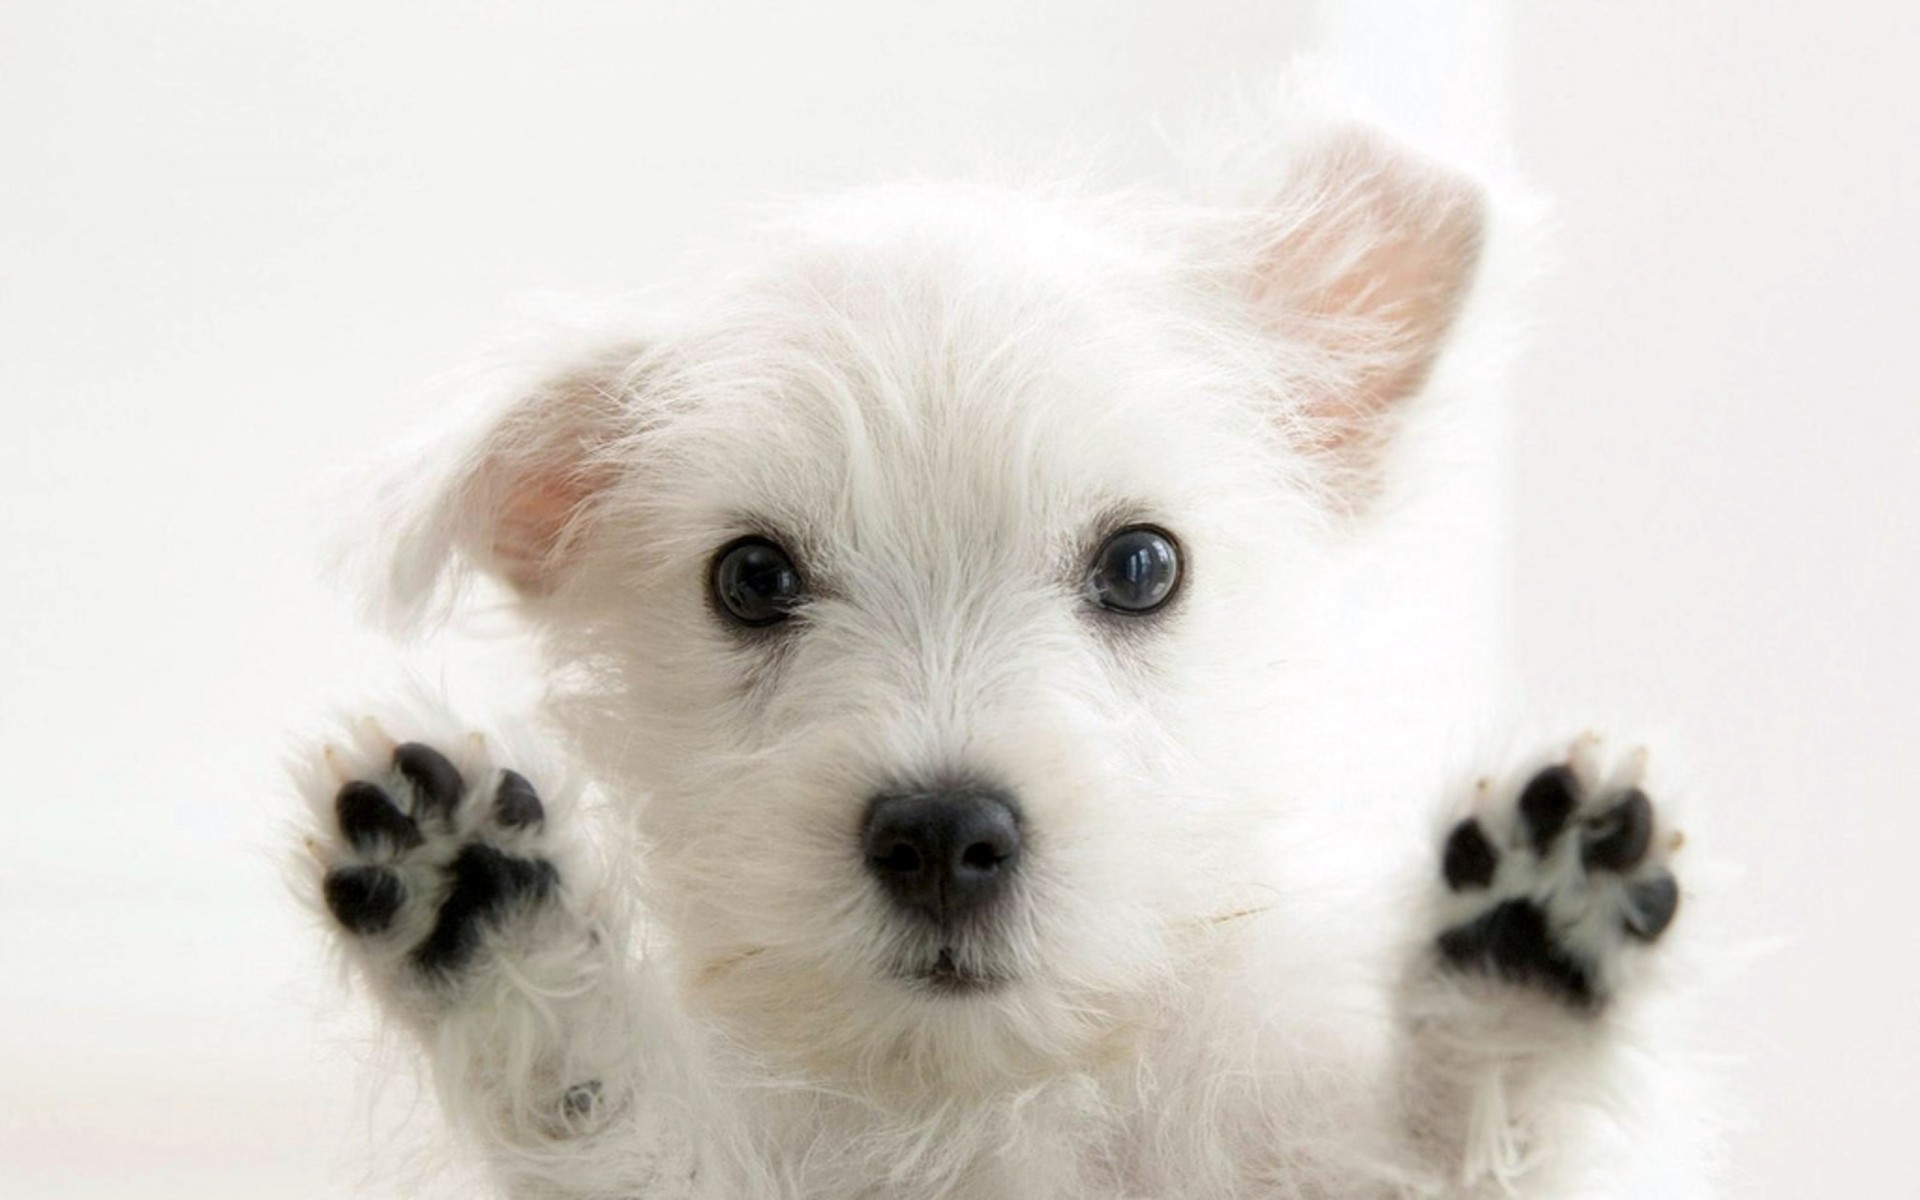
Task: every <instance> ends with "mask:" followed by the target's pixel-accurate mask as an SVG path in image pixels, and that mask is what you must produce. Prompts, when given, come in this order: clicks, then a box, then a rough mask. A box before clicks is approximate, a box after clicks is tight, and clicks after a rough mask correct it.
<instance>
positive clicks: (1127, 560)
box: [1087, 525, 1180, 616]
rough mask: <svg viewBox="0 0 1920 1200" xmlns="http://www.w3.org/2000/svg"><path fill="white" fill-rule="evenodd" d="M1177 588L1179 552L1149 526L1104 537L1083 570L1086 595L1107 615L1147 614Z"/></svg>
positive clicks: (1141, 526) (1162, 534)
mask: <svg viewBox="0 0 1920 1200" xmlns="http://www.w3.org/2000/svg"><path fill="white" fill-rule="evenodd" d="M1179 586H1180V550H1179V548H1178V547H1177V546H1175V545H1174V542H1173V538H1172V537H1170V536H1168V535H1167V534H1166V533H1165V532H1163V531H1162V530H1158V529H1155V528H1154V527H1153V526H1151V525H1135V526H1133V527H1132V528H1130V529H1122V530H1121V531H1120V532H1119V533H1116V534H1114V535H1113V536H1112V537H1110V538H1108V539H1107V541H1106V544H1105V545H1103V546H1101V547H1100V551H1099V553H1097V554H1095V555H1094V556H1093V565H1092V567H1090V568H1089V569H1088V571H1087V596H1088V598H1089V599H1091V600H1092V601H1093V602H1094V603H1095V604H1098V605H1099V606H1100V607H1101V608H1104V609H1107V610H1108V611H1110V612H1117V613H1125V614H1126V615H1128V616H1142V615H1145V614H1146V613H1150V612H1152V611H1154V610H1155V609H1157V608H1159V607H1160V606H1161V605H1163V604H1165V603H1166V602H1167V601H1168V600H1170V599H1172V598H1173V593H1174V590H1175V589H1176V588H1178V587H1179Z"/></svg>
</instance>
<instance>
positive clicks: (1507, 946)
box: [1436, 746, 1680, 1009]
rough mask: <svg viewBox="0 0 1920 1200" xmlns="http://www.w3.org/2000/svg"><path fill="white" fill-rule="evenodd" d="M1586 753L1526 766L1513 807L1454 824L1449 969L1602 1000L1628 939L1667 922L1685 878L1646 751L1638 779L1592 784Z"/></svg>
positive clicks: (1448, 862) (1446, 853)
mask: <svg viewBox="0 0 1920 1200" xmlns="http://www.w3.org/2000/svg"><path fill="white" fill-rule="evenodd" d="M1583 748H1584V749H1590V747H1584V746H1583ZM1579 753H1580V750H1576V761H1575V762H1573V763H1569V764H1560V765H1555V766H1550V767H1547V768H1545V769H1544V770H1541V771H1538V772H1536V773H1534V774H1533V775H1532V776H1530V777H1529V778H1528V779H1527V780H1526V782H1525V783H1524V784H1523V785H1522V786H1521V787H1520V788H1519V794H1518V796H1517V797H1516V798H1515V800H1514V801H1513V803H1512V807H1511V810H1510V811H1509V812H1507V813H1504V814H1503V813H1500V812H1493V813H1489V814H1487V815H1486V816H1484V817H1469V818H1468V819H1466V820H1464V821H1462V822H1460V823H1459V824H1458V825H1456V826H1454V828H1453V830H1452V832H1451V833H1450V834H1449V835H1448V837H1447V841H1446V845H1445V847H1444V849H1443V852H1442V855H1441V876H1442V878H1443V879H1444V880H1445V882H1446V885H1447V889H1448V891H1449V892H1450V893H1452V896H1453V899H1452V900H1450V901H1449V917H1450V920H1449V921H1448V922H1447V928H1445V929H1444V930H1443V932H1442V933H1441V934H1440V936H1439V938H1438V940H1437V942H1436V947H1437V949H1438V951H1439V955H1440V959H1441V961H1442V962H1444V963H1445V964H1446V965H1447V966H1448V967H1450V968H1451V969H1453V970H1456V971H1460V972H1463V973H1467V974H1476V975H1482V976H1490V977H1494V978H1499V979H1503V980H1506V981H1508V982H1511V983H1515V984H1519V985H1522V986H1526V987H1532V988H1536V989H1539V990H1542V991H1544V992H1547V993H1548V994H1550V995H1553V996H1555V997H1557V998H1559V999H1561V1000H1563V1001H1565V1002H1567V1003H1569V1004H1572V1005H1574V1006H1575V1007H1579V1008H1587V1009H1595V1008H1598V1007H1600V1006H1601V1005H1602V1004H1603V1003H1604V1002H1605V1001H1606V999H1607V998H1608V997H1609V995H1610V993H1611V986H1612V982H1613V980H1614V977H1615V975H1616V974H1617V966H1618V963H1619V960H1620V958H1621V956H1622V953H1623V950H1624V947H1625V946H1626V945H1627V944H1628V943H1630V942H1638V943H1651V942H1654V941H1656V940H1657V939H1659V937H1660V936H1661V935H1662V934H1663V933H1665V932H1666V930H1667V928H1668V927H1669V926H1670V925H1672V923H1673V920H1674V917H1675V915H1676V914H1677V912H1678V911H1679V906H1680V887H1679V884H1678V882H1677V881H1676V880H1675V878H1674V876H1673V873H1672V872H1671V871H1670V870H1669V869H1668V867H1667V865H1666V862H1665V861H1664V859H1665V855H1664V854H1662V853H1659V852H1657V851H1656V847H1655V845H1654V832H1655V826H1656V819H1655V814H1654V807H1653V802H1652V801H1651V800H1650V799H1649V798H1648V797H1647V794H1646V793H1645V792H1644V791H1642V790H1641V788H1640V787H1639V786H1638V778H1637V776H1638V771H1639V762H1640V760H1638V759H1635V760H1633V761H1632V763H1630V774H1631V775H1632V776H1633V778H1630V779H1627V780H1625V781H1620V780H1616V781H1614V782H1613V783H1611V784H1609V785H1606V786H1597V785H1595V784H1593V783H1590V782H1589V780H1590V779H1592V778H1593V777H1594V776H1595V775H1596V774H1597V772H1595V771H1594V770H1593V769H1592V768H1591V765H1590V764H1585V763H1581V762H1579V761H1577V760H1578V755H1579ZM1503 835H1504V836H1503Z"/></svg>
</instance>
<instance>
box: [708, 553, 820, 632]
mask: <svg viewBox="0 0 1920 1200" xmlns="http://www.w3.org/2000/svg"><path fill="white" fill-rule="evenodd" d="M801 588H802V584H801V580H800V569H799V568H798V567H796V566H794V565H793V559H791V558H789V557H787V552H786V551H785V550H782V549H781V548H780V547H778V546H776V545H774V544H773V543H772V542H770V541H768V540H766V539H765V538H741V539H740V540H739V541H737V542H734V543H732V544H730V545H728V546H726V547H724V548H722V549H721V551H720V553H718V554H716V555H714V556H713V598H714V601H715V602H716V603H717V604H719V606H720V609H721V611H723V612H725V613H726V614H727V615H728V616H730V617H732V618H733V619H734V620H736V621H738V622H740V624H742V625H772V624H775V623H776V622H779V621H784V620H786V619H787V618H788V617H789V616H791V615H792V613H793V609H794V608H795V606H797V605H798V604H799V602H800V595H801Z"/></svg>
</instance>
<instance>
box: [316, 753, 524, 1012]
mask: <svg viewBox="0 0 1920 1200" xmlns="http://www.w3.org/2000/svg"><path fill="white" fill-rule="evenodd" d="M356 741H357V742H358V743H359V744H358V745H357V746H354V747H351V748H349V749H345V750H343V749H340V748H338V747H333V748H329V750H328V751H327V752H326V762H327V764H328V766H329V768H330V769H329V770H328V771H327V772H325V773H324V780H325V781H324V782H322V783H319V784H316V785H315V786H317V787H325V786H328V785H329V784H331V783H332V782H334V781H339V782H338V787H337V790H335V791H334V792H333V795H332V801H331V805H330V811H323V815H322V818H321V819H322V822H323V825H325V826H327V828H326V829H325V830H324V832H323V835H322V836H321V837H320V838H317V839H314V841H313V843H312V848H313V849H314V851H315V853H316V854H317V856H318V857H319V858H320V860H321V865H322V867H323V872H324V873H323V875H322V879H321V896H322V898H323V899H324V901H325V904H326V908H327V911H328V912H329V913H330V914H332V917H333V920H334V921H335V922H336V923H337V924H338V925H339V927H340V928H341V929H342V930H343V931H344V932H345V933H346V934H347V935H349V938H350V940H351V941H352V942H353V943H354V944H355V945H357V946H358V947H359V948H360V949H361V950H363V951H364V952H365V954H366V956H367V957H368V958H369V959H371V960H373V961H374V962H375V964H376V965H377V966H378V967H379V968H381V969H383V971H384V973H387V974H389V975H393V974H397V975H401V976H408V977H411V978H412V979H414V980H417V981H421V982H427V983H433V984H441V983H446V982H449V981H451V980H453V979H454V978H456V977H458V976H459V975H461V974H462V973H465V972H467V971H469V970H471V969H472V968H473V967H474V966H475V965H476V964H477V963H478V961H479V960H480V958H481V955H482V952H483V950H484V948H485V947H486V946H487V945H488V943H489V939H490V937H492V936H493V935H495V934H497V933H498V932H500V931H502V930H505V929H506V928H508V927H509V926H511V925H512V924H513V923H514V922H515V921H516V920H517V919H519V918H522V917H524V916H527V915H530V914H534V913H537V912H539V911H540V910H541V909H542V908H543V907H545V906H547V905H548V904H549V902H550V901H552V900H553V899H554V898H555V897H556V896H557V895H558V893H559V890H560V872H559V870H558V869H557V868H556V867H555V866H554V864H553V862H552V860H551V859H550V857H549V856H548V854H547V850H546V844H545V841H546V839H545V833H546V831H545V825H546V808H545V806H544V805H543V804H542V803H541V800H540V796H539V794H538V793H537V792H536V791H535V790H534V787H533V785H532V783H530V782H529V781H528V780H527V779H526V778H525V777H524V776H521V775H520V774H518V773H516V772H514V771H511V770H506V769H503V768H499V767H496V766H493V765H492V764H491V763H490V762H489V761H488V759H487V756H486V753H485V747H484V744H483V743H481V742H480V741H479V740H478V739H469V740H468V741H467V742H466V743H465V744H463V745H460V746H457V747H456V748H455V753H456V754H457V755H458V756H459V757H460V759H461V760H462V765H456V763H455V761H454V757H452V756H450V755H449V754H447V753H443V752H442V751H441V750H439V749H436V748H435V747H433V746H429V745H426V744H424V743H421V742H404V743H400V744H398V745H395V744H393V743H392V742H391V741H389V740H387V739H385V738H384V735H380V734H378V732H377V731H373V730H371V729H370V728H363V729H362V730H361V731H360V733H359V736H358V737H357V738H356ZM316 801H318V797H316ZM318 806H319V807H322V808H323V810H325V809H327V808H328V807H329V806H326V805H324V804H319V805H318Z"/></svg>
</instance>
